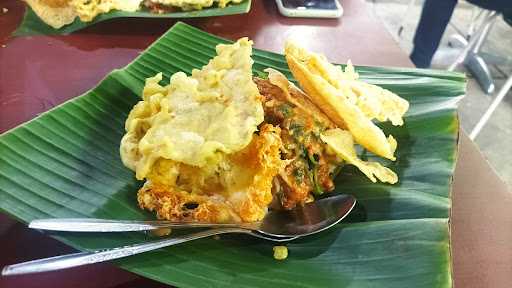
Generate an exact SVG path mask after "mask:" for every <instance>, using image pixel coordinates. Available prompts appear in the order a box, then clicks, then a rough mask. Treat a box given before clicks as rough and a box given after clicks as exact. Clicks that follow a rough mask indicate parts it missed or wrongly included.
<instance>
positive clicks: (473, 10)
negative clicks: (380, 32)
mask: <svg viewBox="0 0 512 288" xmlns="http://www.w3.org/2000/svg"><path fill="white" fill-rule="evenodd" d="M437 1H445V0H437ZM506 1H511V2H512V0H506ZM367 2H368V3H369V5H370V6H371V7H372V10H373V13H375V15H376V16H377V17H378V18H380V19H381V20H382V22H383V23H384V24H385V26H386V28H387V30H388V31H389V32H390V33H391V34H392V35H393V37H394V38H395V40H396V41H397V42H398V43H399V45H400V47H401V48H402V49H403V50H404V51H405V52H406V53H408V54H410V53H411V51H412V50H413V40H414V36H415V32H416V27H417V26H418V22H419V19H420V15H421V13H422V7H423V3H424V1H423V0H417V1H410V0H367ZM341 3H343V1H341ZM486 13H488V11H485V10H484V9H479V8H478V7H476V6H475V5H473V4H470V3H468V2H466V1H459V2H458V4H457V5H456V6H455V10H454V12H453V15H452V17H451V19H450V23H449V24H448V26H447V27H446V30H445V31H444V34H443V36H442V38H441V42H440V44H439V48H438V49H437V51H436V53H435V54H434V57H433V58H432V63H431V68H434V69H443V70H446V69H448V68H449V67H450V65H452V64H453V63H454V62H455V61H456V60H457V57H458V56H459V55H460V54H461V53H462V52H463V49H464V48H465V47H464V45H463V43H461V41H460V40H461V38H462V39H463V40H464V38H465V39H468V38H469V39H471V37H467V36H468V32H469V34H472V35H476V34H477V32H478V28H481V27H482V26H483V25H482V21H484V20H485V19H484V17H486V16H488V14H486ZM478 17H479V18H478ZM472 23H473V27H472V25H471V24H472ZM468 30H469V31H468ZM471 30H473V31H471ZM457 35H458V36H457ZM482 40H483V41H482V45H481V48H480V50H479V51H478V55H479V56H481V59H482V60H483V61H484V62H485V63H486V65H485V64H484V66H487V67H488V71H489V74H490V75H491V77H492V80H493V82H494V85H495V88H494V91H492V92H490V93H486V91H485V90H486V89H487V90H489V87H488V86H486V85H481V84H479V82H478V81H477V80H476V77H477V76H478V75H475V74H476V73H475V72H473V71H470V69H471V67H469V66H468V64H467V62H468V61H467V59H466V64H465V63H461V64H460V65H458V66H457V67H456V68H455V70H456V71H461V72H466V73H467V76H468V78H469V79H468V80H469V81H468V87H467V94H466V97H465V98H464V99H463V100H462V102H461V103H460V104H459V116H460V124H461V127H462V129H464V130H465V131H466V132H467V133H468V134H469V133H470V132H471V131H472V130H473V129H474V127H475V126H476V125H477V123H478V122H479V120H480V119H481V117H482V116H483V114H484V113H485V112H486V110H487V108H488V107H489V106H490V105H491V103H492V102H493V100H495V99H496V97H497V96H498V93H499V92H500V90H501V88H502V87H503V86H504V84H505V82H506V81H507V79H508V78H509V77H510V75H512V25H511V24H509V23H507V22H506V21H505V19H504V17H503V16H502V15H498V16H495V17H494V18H493V19H491V20H490V25H489V30H488V34H487V37H483V38H482ZM462 42H463V41H462ZM479 61H481V60H479ZM473 64H474V63H473ZM473 66H474V65H473ZM473 70H474V68H473ZM488 92H489V91H488ZM474 141H475V142H476V144H477V145H478V146H479V148H480V150H481V151H482V152H483V154H484V155H485V157H486V158H487V160H488V161H489V162H490V163H491V166H492V167H494V169H495V170H496V172H497V173H498V175H500V177H501V178H502V179H503V180H504V181H505V182H507V184H508V185H509V186H512V164H511V163H512V148H511V147H512V90H509V91H508V93H506V94H505V96H504V98H503V100H502V101H501V102H500V103H499V104H498V106H497V108H496V110H495V111H494V113H492V115H491V117H490V118H489V120H488V122H487V123H486V124H485V126H483V128H482V130H481V131H480V133H478V135H477V136H476V137H475V139H474Z"/></svg>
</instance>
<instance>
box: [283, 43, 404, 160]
mask: <svg viewBox="0 0 512 288" xmlns="http://www.w3.org/2000/svg"><path fill="white" fill-rule="evenodd" d="M285 56H286V61H287V62H288V66H289V67H290V70H291V71H292V73H293V76H294V77H295V78H296V79H297V80H298V82H299V84H300V86H301V87H302V88H303V89H304V91H305V92H306V94H307V95H308V96H309V97H310V98H311V100H312V102H313V103H315V104H316V105H317V106H318V107H319V108H320V109H321V110H322V111H323V112H325V114H327V116H329V118H330V119H331V120H332V121H333V122H335V123H336V125H338V126H339V127H346V128H347V129H348V130H349V131H350V132H351V134H352V135H353V137H354V139H355V141H356V142H357V143H358V144H360V145H362V146H363V147H365V148H366V149H368V150H369V151H371V152H373V153H375V154H377V155H379V156H382V157H385V158H388V159H391V160H395V156H394V152H395V150H396V146H397V143H396V140H395V139H394V138H393V136H391V135H390V136H388V137H387V138H386V136H385V135H384V133H383V132H382V130H381V129H380V128H378V127H377V126H376V125H375V124H374V123H373V122H372V120H373V119H376V120H378V121H386V120H390V121H391V123H392V124H393V125H402V124H403V119H402V117H403V115H404V114H405V112H406V111H407V110H408V108H409V103H408V102H407V101H406V100H404V99H402V98H400V97H399V96H397V95H396V94H393V93H392V92H390V91H388V90H386V89H383V88H381V87H378V86H376V85H371V84H368V83H365V82H363V81H360V80H358V74H357V73H356V72H355V70H354V68H353V66H352V65H351V63H350V62H349V63H348V65H347V68H346V69H345V71H343V70H342V69H341V68H340V67H337V66H334V65H332V64H330V63H329V62H328V61H327V59H326V58H325V57H324V56H323V55H319V54H315V53H311V52H308V51H306V50H305V49H303V48H302V47H299V46H298V45H296V44H294V43H292V42H288V43H287V44H286V47H285Z"/></svg>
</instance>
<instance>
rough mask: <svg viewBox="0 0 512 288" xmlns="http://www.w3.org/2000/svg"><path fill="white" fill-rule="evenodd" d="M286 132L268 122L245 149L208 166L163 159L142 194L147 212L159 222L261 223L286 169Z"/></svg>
mask: <svg viewBox="0 0 512 288" xmlns="http://www.w3.org/2000/svg"><path fill="white" fill-rule="evenodd" d="M279 135H280V129H279V128H277V127H274V126H272V125H269V124H264V125H263V126H262V127H261V129H260V131H259V135H254V137H253V140H252V141H251V143H250V144H249V145H248V146H247V147H245V148H244V149H243V150H241V151H239V152H236V153H233V154H229V155H227V154H225V155H224V156H223V159H222V161H219V162H218V163H217V164H216V165H211V166H208V167H204V168H199V167H196V166H191V165H187V164H183V163H179V162H175V161H172V160H166V159H160V160H158V162H157V164H156V165H155V167H154V169H153V170H152V172H151V174H150V175H148V180H147V181H146V183H145V184H144V186H143V187H142V188H141V189H140V190H139V192H138V195H137V199H138V202H139V205H140V207H141V208H143V209H147V210H149V211H155V212H156V215H157V217H158V218H159V219H168V220H175V221H203V222H210V223H225V222H253V221H258V220H261V219H262V218H263V217H264V216H265V214H266V212H267V207H268V205H269V204H270V202H271V201H272V192H271V190H272V182H273V179H274V176H275V175H277V173H278V172H279V171H281V170H282V168H283V161H282V160H281V159H280V149H281V145H282V143H281V139H280V138H279Z"/></svg>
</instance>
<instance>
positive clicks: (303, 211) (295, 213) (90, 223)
mask: <svg viewBox="0 0 512 288" xmlns="http://www.w3.org/2000/svg"><path fill="white" fill-rule="evenodd" d="M355 203H356V200H355V198H354V197H353V196H350V195H344V194H341V195H336V196H332V197H328V198H324V199H321V200H318V201H315V202H311V203H307V204H305V205H304V206H297V207H296V208H294V209H292V210H271V211H269V212H268V213H267V214H266V215H265V218H264V219H263V220H262V221H261V222H250V223H220V224H219V223H200V222H172V221H132V220H108V219H94V218H64V219H58V218H53V219H38V220H34V221H32V222H30V223H29V225H28V227H29V228H33V229H41V230H53V231H69V232H129V231H147V230H155V229H160V228H169V227H170V228H212V227H215V228H242V229H247V230H253V231H257V232H259V233H261V234H264V235H267V236H271V237H295V236H306V235H309V234H311V233H317V232H320V231H322V230H324V229H327V228H329V227H331V226H332V225H334V224H336V223H338V222H339V221H340V220H341V219H343V218H344V217H345V216H346V215H347V214H348V213H350V211H351V210H352V208H353V207H354V205H355Z"/></svg>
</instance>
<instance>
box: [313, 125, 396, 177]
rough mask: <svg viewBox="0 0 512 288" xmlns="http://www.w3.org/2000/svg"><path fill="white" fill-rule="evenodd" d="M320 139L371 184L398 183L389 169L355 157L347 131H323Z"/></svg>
mask: <svg viewBox="0 0 512 288" xmlns="http://www.w3.org/2000/svg"><path fill="white" fill-rule="evenodd" d="M320 139H322V140H323V141H324V142H325V143H326V144H327V145H328V146H329V147H330V148H331V149H333V151H334V152H335V153H336V154H337V155H338V156H340V157H341V158H342V159H343V160H345V161H346V162H347V164H352V165H354V166H356V167H357V168H358V169H359V170H360V171H361V172H363V173H364V175H366V177H368V178H369V179H370V180H371V181H372V182H377V179H379V180H380V181H381V182H387V183H391V184H395V183H396V182H398V176H397V175H396V174H395V172H393V171H392V170H391V169H389V168H386V167H384V166H382V165H381V164H380V163H377V162H365V161H363V160H361V159H359V157H357V154H356V149H355V148H354V138H353V137H352V134H350V132H349V131H346V130H341V129H339V128H336V129H330V130H327V131H324V132H323V133H322V134H321V135H320Z"/></svg>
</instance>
